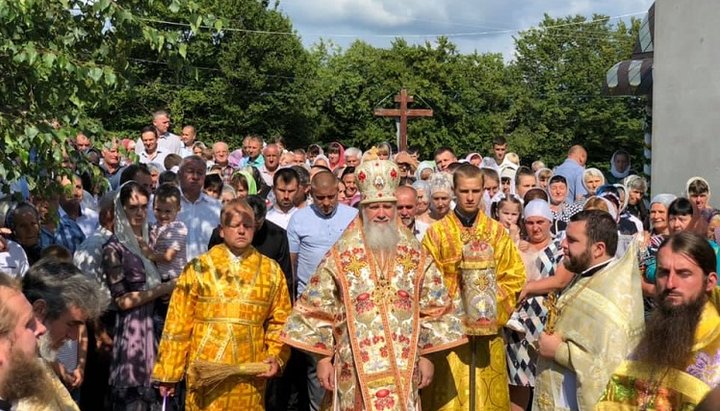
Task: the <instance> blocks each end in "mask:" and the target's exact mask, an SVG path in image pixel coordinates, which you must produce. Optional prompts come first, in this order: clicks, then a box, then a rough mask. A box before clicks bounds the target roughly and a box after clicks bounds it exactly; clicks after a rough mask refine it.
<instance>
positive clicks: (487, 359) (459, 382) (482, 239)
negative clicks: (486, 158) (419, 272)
mask: <svg viewBox="0 0 720 411" xmlns="http://www.w3.org/2000/svg"><path fill="white" fill-rule="evenodd" d="M453 184H454V192H455V196H456V197H457V206H456V207H455V210H454V211H451V212H449V213H448V214H447V215H446V216H445V217H443V218H442V219H441V220H439V221H437V222H435V223H434V224H433V225H431V226H430V228H429V229H428V231H427V233H426V234H425V238H424V239H423V245H424V246H425V248H426V249H427V250H428V251H429V253H430V255H432V257H433V258H434V260H435V263H436V264H437V265H438V267H439V268H440V270H441V271H442V274H443V278H444V281H445V284H446V285H447V287H448V290H449V292H450V295H451V296H453V297H458V296H459V295H461V294H462V286H461V279H462V272H463V269H464V267H467V266H469V265H472V266H473V267H480V269H481V270H483V271H484V272H485V274H486V275H487V276H488V277H486V278H489V280H488V283H487V284H486V286H485V289H484V290H483V291H484V292H485V293H486V294H487V295H485V296H484V298H482V299H483V300H486V301H490V304H488V307H487V309H488V310H489V312H487V313H486V315H487V316H488V317H489V318H487V320H488V321H487V323H486V325H484V330H482V334H484V335H482V336H476V337H472V338H475V339H476V344H475V347H476V349H475V355H476V359H477V362H476V364H477V366H476V369H475V375H476V383H475V393H476V394H475V408H476V409H477V410H502V411H507V410H509V409H510V394H509V391H508V377H507V368H506V363H505V342H504V340H503V338H502V336H501V335H500V333H499V332H500V328H501V327H503V326H504V325H505V323H507V321H508V319H509V318H510V315H511V314H512V312H513V311H514V310H515V303H516V302H517V296H518V294H519V293H520V291H521V290H522V287H523V286H524V285H525V266H524V265H523V261H522V259H521V257H520V254H519V252H518V250H517V248H516V247H515V244H514V243H513V241H512V239H511V238H510V235H509V234H508V233H507V232H506V231H505V228H504V227H503V226H502V225H500V223H498V222H497V221H495V220H492V219H491V218H490V217H488V216H487V215H485V214H484V213H483V212H482V211H481V210H480V207H481V200H482V193H483V176H482V174H481V173H480V169H478V168H477V167H475V166H473V165H471V164H463V165H461V166H460V167H459V168H458V169H457V170H455V173H454V177H453ZM471 244H478V248H479V249H480V250H483V254H482V257H481V258H479V259H478V258H474V259H473V261H468V260H469V258H467V255H468V250H467V248H468V245H471ZM463 298H465V297H463ZM463 303H464V304H467V303H470V301H463ZM466 306H467V305H466ZM458 308H459V309H461V311H462V307H458ZM463 315H465V317H466V321H465V322H466V325H467V324H468V321H467V317H468V316H467V313H465V314H463ZM431 359H432V361H433V363H434V364H435V378H434V379H435V383H433V384H431V385H430V386H429V387H428V388H426V389H424V390H423V392H422V400H423V409H424V410H431V411H434V410H458V411H460V410H462V411H465V410H467V409H468V407H469V405H470V403H469V393H470V389H471V387H470V381H469V376H470V368H469V366H470V362H471V352H470V345H469V344H466V345H463V346H461V347H458V348H455V349H453V350H451V351H448V352H441V353H437V354H434V355H433V356H432V357H431Z"/></svg>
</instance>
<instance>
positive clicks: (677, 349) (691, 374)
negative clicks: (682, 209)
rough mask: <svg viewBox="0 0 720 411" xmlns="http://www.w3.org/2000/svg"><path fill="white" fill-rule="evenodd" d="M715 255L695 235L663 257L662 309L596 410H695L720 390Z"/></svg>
mask: <svg viewBox="0 0 720 411" xmlns="http://www.w3.org/2000/svg"><path fill="white" fill-rule="evenodd" d="M715 259H716V257H715V253H714V252H713V249H712V248H711V247H710V245H709V244H708V241H707V240H706V239H704V238H703V237H701V236H698V235H696V234H693V233H689V232H680V233H677V234H674V235H673V236H671V237H669V238H668V239H666V240H665V241H664V242H663V243H662V245H661V246H660V248H659V250H658V253H657V274H656V275H657V282H656V291H657V292H656V295H657V297H656V298H657V307H656V308H655V310H654V311H653V313H652V316H651V317H650V319H649V320H648V322H647V325H646V329H645V332H644V335H643V337H642V339H641V341H640V343H639V344H638V346H637V348H636V349H635V350H634V352H633V353H632V354H631V355H630V358H629V359H628V360H627V361H625V362H623V363H622V364H621V365H620V366H619V367H618V369H616V370H615V373H614V375H613V376H612V378H611V379H610V382H609V383H608V385H607V388H606V389H605V392H604V394H603V396H602V398H601V400H600V402H599V403H598V405H597V407H596V410H690V409H694V408H695V406H696V405H697V404H698V403H699V402H700V401H701V400H702V398H703V397H705V396H706V395H707V394H708V393H709V392H710V391H711V390H712V389H713V388H715V387H718V386H719V385H720V314H718V306H717V301H716V300H711V299H710V298H709V297H710V296H711V295H712V294H713V292H714V291H716V290H715V289H716V287H717V279H718V274H717V273H716V272H715V267H716V265H715Z"/></svg>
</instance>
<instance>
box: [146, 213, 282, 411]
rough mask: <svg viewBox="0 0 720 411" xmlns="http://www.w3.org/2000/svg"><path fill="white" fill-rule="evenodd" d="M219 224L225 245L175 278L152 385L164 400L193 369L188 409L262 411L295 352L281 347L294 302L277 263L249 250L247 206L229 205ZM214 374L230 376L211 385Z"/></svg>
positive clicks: (250, 221) (250, 220)
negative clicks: (270, 382)
mask: <svg viewBox="0 0 720 411" xmlns="http://www.w3.org/2000/svg"><path fill="white" fill-rule="evenodd" d="M220 225H221V231H220V233H221V236H222V238H223V241H224V244H220V245H217V246H215V247H213V248H212V249H210V251H208V252H207V253H205V254H202V255H201V256H199V257H198V258H196V259H194V260H193V261H191V262H190V263H188V265H187V266H186V267H185V270H184V271H183V273H182V274H181V275H180V277H179V278H178V282H177V285H176V288H175V291H174V292H173V295H172V298H171V300H170V308H169V311H168V315H167V321H166V323H165V329H164V331H163V336H162V340H161V341H160V348H159V353H158V360H157V362H156V364H155V368H154V371H153V380H155V381H157V382H158V383H159V384H160V393H161V394H162V395H163V396H166V395H174V393H175V385H176V384H177V383H178V382H179V381H180V380H181V379H182V378H183V377H184V376H185V375H186V370H188V379H187V385H188V393H187V397H186V400H185V406H186V409H187V410H188V411H193V410H199V409H202V410H258V411H259V410H263V409H264V405H263V404H264V399H263V397H264V394H265V383H266V380H267V378H270V377H273V376H275V375H277V374H278V373H279V372H280V368H281V367H282V366H283V365H284V363H285V361H287V359H288V356H289V353H290V351H289V349H288V348H287V347H285V346H284V345H283V344H282V342H280V331H281V330H282V327H283V325H284V324H285V320H286V319H287V315H288V313H289V312H290V309H291V307H290V297H289V294H288V288H287V285H286V282H285V276H284V275H283V272H282V270H281V269H280V267H279V266H278V264H277V263H276V262H275V261H273V260H271V259H269V258H267V257H265V256H263V255H261V254H260V253H259V252H258V251H257V250H256V249H255V248H253V247H252V245H251V243H252V239H253V234H254V230H255V216H254V213H253V210H252V208H250V206H249V205H248V204H247V202H246V201H245V200H240V199H236V200H231V201H230V202H228V203H226V204H225V205H224V206H223V208H222V211H221V215H220ZM263 368H264V369H263ZM210 374H215V375H218V374H220V375H223V376H224V377H225V378H224V379H223V380H221V381H220V382H219V383H218V384H208V382H207V380H208V378H209V376H210Z"/></svg>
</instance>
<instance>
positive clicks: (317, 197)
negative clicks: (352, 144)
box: [287, 171, 358, 411]
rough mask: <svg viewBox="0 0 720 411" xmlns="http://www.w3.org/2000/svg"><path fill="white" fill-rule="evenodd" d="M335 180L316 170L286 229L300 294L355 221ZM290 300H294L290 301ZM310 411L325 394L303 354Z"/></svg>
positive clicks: (312, 361) (313, 362) (354, 213)
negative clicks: (307, 201) (306, 200)
mask: <svg viewBox="0 0 720 411" xmlns="http://www.w3.org/2000/svg"><path fill="white" fill-rule="evenodd" d="M338 192H339V188H338V179H337V177H335V175H333V174H332V173H331V172H330V171H320V172H318V173H317V174H315V175H314V176H313V178H312V180H311V181H310V194H311V196H312V199H313V203H312V204H311V205H310V206H308V207H304V208H301V209H300V210H298V211H297V212H296V213H295V214H293V216H292V217H291V218H290V223H288V227H287V236H288V244H289V247H290V261H291V264H292V267H293V274H294V275H293V280H294V281H293V282H294V284H293V290H294V291H295V293H296V294H295V295H300V293H302V292H303V290H304V289H305V286H306V285H307V282H308V280H309V279H310V277H311V276H312V275H313V274H314V273H315V270H316V269H317V267H318V265H320V262H321V261H322V259H323V257H324V256H325V254H326V253H327V252H328V251H329V250H330V248H331V247H332V246H333V244H335V242H336V241H337V240H338V239H339V238H340V236H341V235H342V233H343V232H344V231H345V228H347V226H348V225H349V224H350V222H352V220H353V219H355V216H357V213H358V210H357V209H355V208H352V207H350V206H347V205H345V204H340V203H339V202H338ZM293 301H294V298H293ZM304 357H305V360H306V370H307V384H308V397H309V398H310V410H313V411H314V410H318V409H320V403H321V401H322V398H323V396H324V394H325V389H324V388H322V387H321V386H320V384H319V382H318V379H317V376H316V364H317V359H316V358H314V357H313V356H312V355H309V354H304Z"/></svg>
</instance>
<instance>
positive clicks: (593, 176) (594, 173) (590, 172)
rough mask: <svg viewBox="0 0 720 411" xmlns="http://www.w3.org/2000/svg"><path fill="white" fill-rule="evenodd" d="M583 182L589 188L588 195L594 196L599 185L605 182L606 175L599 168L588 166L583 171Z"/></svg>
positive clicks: (586, 188)
mask: <svg viewBox="0 0 720 411" xmlns="http://www.w3.org/2000/svg"><path fill="white" fill-rule="evenodd" d="M582 183H583V187H585V190H587V195H586V197H592V196H594V195H595V192H596V191H597V189H598V187H600V186H601V185H604V184H605V176H604V175H603V173H602V171H600V170H598V169H597V168H586V169H585V171H584V172H583V179H582Z"/></svg>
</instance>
